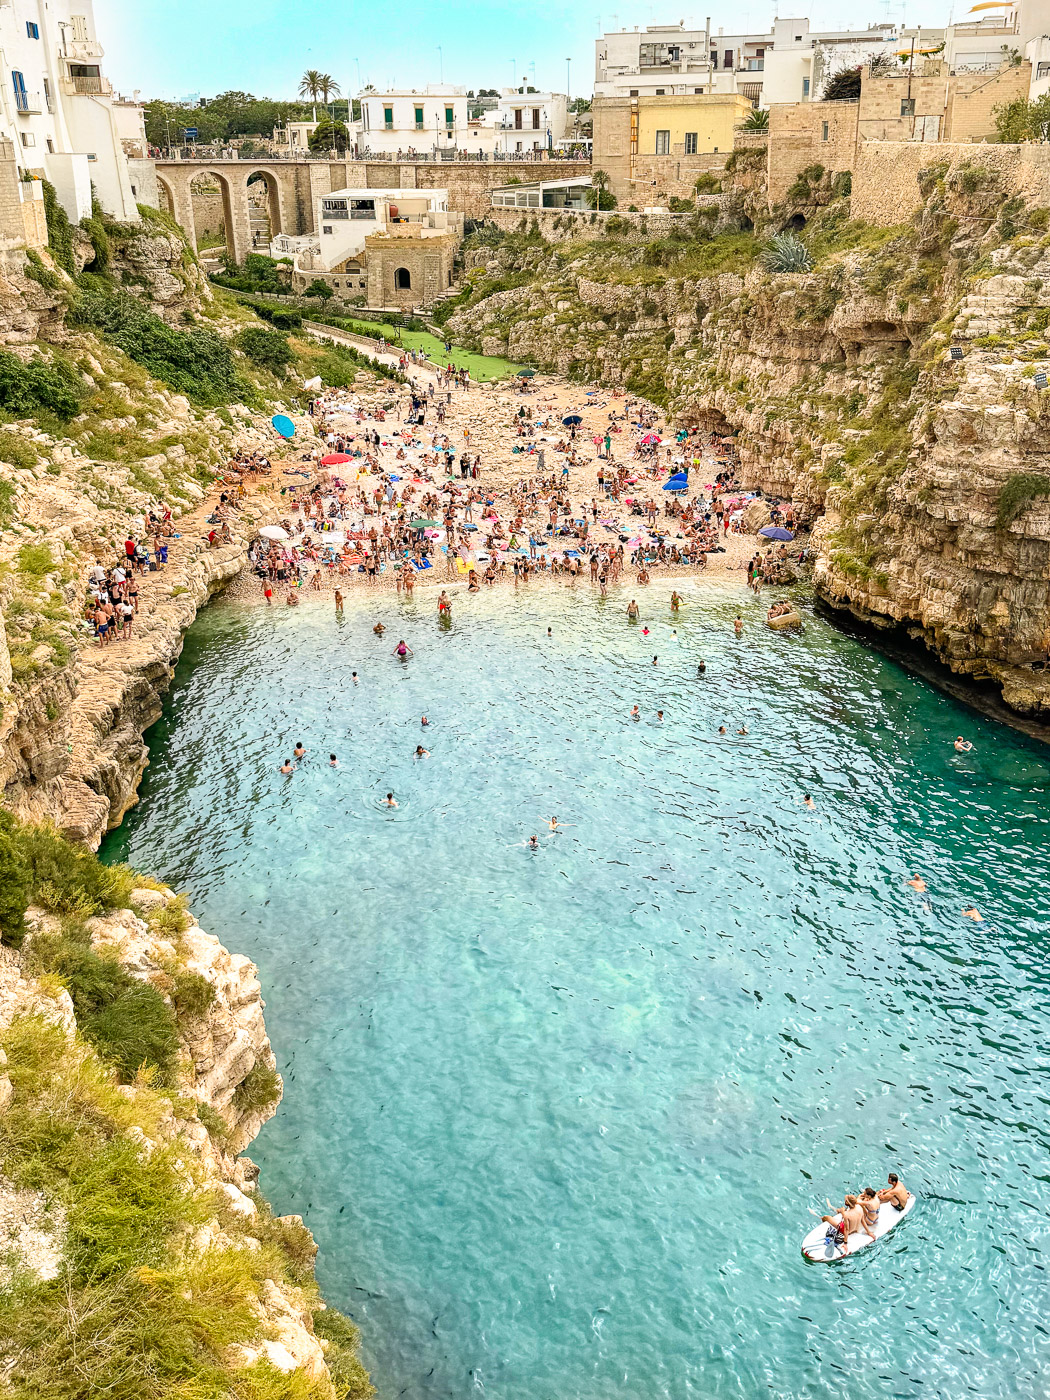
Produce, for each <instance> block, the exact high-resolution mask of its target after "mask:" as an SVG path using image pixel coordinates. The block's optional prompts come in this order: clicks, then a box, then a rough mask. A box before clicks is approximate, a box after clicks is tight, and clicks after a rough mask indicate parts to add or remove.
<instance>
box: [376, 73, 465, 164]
mask: <svg viewBox="0 0 1050 1400" xmlns="http://www.w3.org/2000/svg"><path fill="white" fill-rule="evenodd" d="M358 99H359V101H360V103H361V122H360V131H359V133H358V135H357V143H358V150H359V152H362V151H366V150H367V151H371V152H373V153H378V154H389V155H396V154H397V153H398V152H399V151H400V153H401V154H402V155H407V154H408V153H409V152H410V151H417V152H422V151H427V152H435V151H455V150H457V149H463V150H473V149H476V148H477V147H478V146H479V145H480V144H482V142H483V140H484V138H483V137H482V134H481V133H482V127H481V125H480V124H476V123H472V122H471V120H470V116H469V112H468V106H469V99H468V97H467V95H466V92H465V90H464V89H463V88H461V87H450V86H446V85H445V84H436V83H430V84H428V85H427V87H425V88H423V89H422V90H421V91H416V90H415V89H414V88H398V89H394V90H392V91H389V92H360V93H358ZM489 141H490V144H489V149H491V138H489Z"/></svg>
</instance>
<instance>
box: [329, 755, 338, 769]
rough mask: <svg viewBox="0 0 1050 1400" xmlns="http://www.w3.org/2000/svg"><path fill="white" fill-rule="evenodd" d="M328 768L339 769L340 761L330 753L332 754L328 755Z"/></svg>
mask: <svg viewBox="0 0 1050 1400" xmlns="http://www.w3.org/2000/svg"><path fill="white" fill-rule="evenodd" d="M328 766H329V768H338V767H339V760H338V759H337V758H336V756H335V754H334V753H330V754H329V755H328Z"/></svg>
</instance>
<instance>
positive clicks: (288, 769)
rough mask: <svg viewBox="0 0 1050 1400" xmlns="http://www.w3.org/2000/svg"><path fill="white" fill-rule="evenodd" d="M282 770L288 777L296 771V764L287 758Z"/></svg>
mask: <svg viewBox="0 0 1050 1400" xmlns="http://www.w3.org/2000/svg"><path fill="white" fill-rule="evenodd" d="M281 772H282V773H283V774H284V775H285V777H287V776H288V775H289V774H290V773H294V772H295V764H294V763H293V762H292V760H291V759H290V758H286V759H285V760H284V762H283V763H282V764H281Z"/></svg>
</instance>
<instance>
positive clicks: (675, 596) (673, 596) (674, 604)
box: [671, 593, 682, 612]
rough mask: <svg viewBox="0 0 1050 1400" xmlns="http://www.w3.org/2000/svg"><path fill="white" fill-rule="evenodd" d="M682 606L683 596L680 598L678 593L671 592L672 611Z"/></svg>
mask: <svg viewBox="0 0 1050 1400" xmlns="http://www.w3.org/2000/svg"><path fill="white" fill-rule="evenodd" d="M681 606H682V600H681V598H679V596H678V594H677V593H672V594H671V611H672V612H677V611H678V609H679V608H680V607H681Z"/></svg>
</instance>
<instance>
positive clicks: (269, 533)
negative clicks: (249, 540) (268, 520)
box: [259, 525, 288, 540]
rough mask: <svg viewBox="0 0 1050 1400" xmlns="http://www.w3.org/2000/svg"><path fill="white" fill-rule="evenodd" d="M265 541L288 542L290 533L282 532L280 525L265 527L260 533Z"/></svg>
mask: <svg viewBox="0 0 1050 1400" xmlns="http://www.w3.org/2000/svg"><path fill="white" fill-rule="evenodd" d="M259 534H260V535H262V537H263V539H264V540H286V539H287V538H288V531H287V530H282V529H281V527H280V525H264V526H263V527H262V529H261V530H260V531H259Z"/></svg>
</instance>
